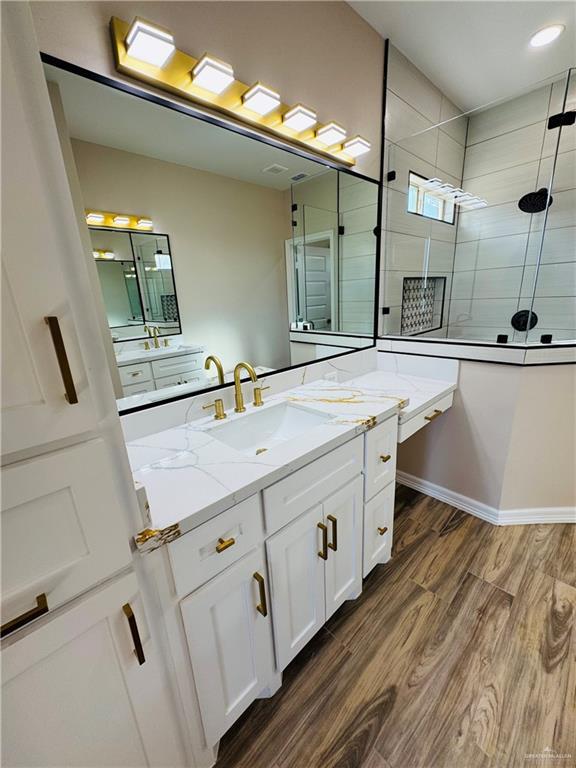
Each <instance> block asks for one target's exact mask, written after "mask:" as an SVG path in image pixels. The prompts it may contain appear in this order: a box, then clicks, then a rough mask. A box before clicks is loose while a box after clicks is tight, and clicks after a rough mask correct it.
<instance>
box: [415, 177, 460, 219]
mask: <svg viewBox="0 0 576 768" xmlns="http://www.w3.org/2000/svg"><path fill="white" fill-rule="evenodd" d="M426 181H428V179H427V178H425V177H424V176H419V175H418V174H417V173H412V171H410V173H409V176H408V213H417V214H418V215H419V216H425V217H426V218H427V219H434V220H435V221H444V222H445V223H446V224H454V203H453V202H452V201H451V200H444V199H443V198H442V197H439V196H438V195H436V194H434V192H429V191H427V190H426V189H425V188H424V187H423V186H422V184H423V183H424V182H426Z"/></svg>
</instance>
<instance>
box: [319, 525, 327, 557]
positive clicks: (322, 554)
mask: <svg viewBox="0 0 576 768" xmlns="http://www.w3.org/2000/svg"><path fill="white" fill-rule="evenodd" d="M318 528H320V530H321V531H322V549H321V550H320V551H319V552H318V557H321V558H322V560H328V528H326V526H325V525H324V523H318Z"/></svg>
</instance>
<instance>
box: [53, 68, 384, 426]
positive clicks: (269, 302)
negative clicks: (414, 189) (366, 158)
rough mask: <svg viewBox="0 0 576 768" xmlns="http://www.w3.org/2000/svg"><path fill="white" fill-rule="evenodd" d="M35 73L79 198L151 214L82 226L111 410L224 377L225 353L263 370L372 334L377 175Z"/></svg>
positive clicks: (363, 341)
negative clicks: (57, 123)
mask: <svg viewBox="0 0 576 768" xmlns="http://www.w3.org/2000/svg"><path fill="white" fill-rule="evenodd" d="M45 72H46V77H47V80H48V81H49V82H50V83H52V84H54V85H53V86H52V87H51V91H52V94H53V98H59V99H60V100H61V104H62V107H63V113H64V118H65V123H66V130H67V132H68V134H69V136H70V139H71V145H72V151H73V156H74V163H75V167H76V172H77V175H78V179H79V183H80V190H81V195H82V201H81V202H82V205H83V207H84V208H85V209H86V210H87V211H90V212H96V213H97V212H99V211H102V212H110V211H115V212H118V214H119V215H120V214H126V215H130V216H142V217H146V218H147V219H149V220H150V222H149V226H148V227H147V231H139V230H138V227H136V226H135V227H133V228H127V227H126V226H124V227H122V226H115V225H114V224H113V225H112V226H110V221H109V220H108V214H107V218H106V221H103V222H99V223H97V224H96V225H94V221H93V220H92V222H91V226H90V237H91V241H92V251H93V258H94V263H95V266H96V271H97V275H98V281H95V282H97V283H98V284H99V291H100V296H99V297H98V304H99V306H101V307H102V312H104V313H105V314H106V319H107V325H108V328H109V333H110V340H111V342H112V343H113V347H114V353H115V363H116V365H115V368H116V370H115V371H114V372H113V374H114V375H113V380H114V381H115V386H116V389H117V397H118V399H119V408H120V411H121V412H125V411H127V410H132V409H134V408H139V407H150V405H151V404H154V403H157V402H159V401H163V400H167V399H171V398H174V397H180V396H187V395H188V394H190V393H193V392H196V391H199V390H202V389H206V388H208V387H213V386H217V385H218V384H219V383H221V381H222V380H223V379H224V381H226V382H228V381H230V380H231V378H232V372H233V369H234V366H235V365H236V364H237V363H238V362H239V361H248V362H250V363H251V364H252V365H253V366H254V367H255V368H256V370H257V372H259V373H270V372H273V371H278V370H284V369H286V368H289V367H292V366H296V365H302V364H306V363H309V362H311V361H314V360H317V359H321V358H325V357H331V356H334V355H338V354H344V353H348V352H350V351H351V350H355V349H360V348H363V347H367V346H372V345H373V344H374V328H375V320H376V317H375V314H376V288H377V286H376V274H377V269H378V265H377V261H378V259H377V254H378V250H379V238H380V234H379V230H378V227H377V225H378V221H379V202H378V182H377V180H374V179H369V178H366V177H364V176H361V175H359V174H355V173H353V172H351V171H349V170H347V169H343V168H342V169H341V168H339V167H338V166H331V165H330V164H327V163H326V162H325V161H324V162H323V161H320V160H316V159H315V158H313V157H312V156H310V155H306V154H302V153H300V152H298V151H296V150H294V151H293V150H287V149H284V148H280V147H279V146H277V145H274V143H270V142H267V141H262V140H259V139H258V138H257V137H256V138H255V137H253V136H251V135H246V133H245V132H242V131H238V130H228V129H226V128H225V127H223V126H222V125H220V124H217V123H215V122H214V121H207V120H203V119H199V118H196V117H194V116H192V115H190V114H183V113H181V112H179V111H177V110H174V109H169V108H166V107H165V106H162V105H159V104H156V103H153V102H152V101H150V100H148V99H144V98H139V97H138V96H135V95H133V94H131V93H127V92H125V91H123V90H119V89H117V88H115V87H111V85H107V84H103V83H101V82H96V81H95V80H93V79H92V78H90V77H86V76H84V75H83V74H76V72H71V71H68V69H63V68H59V67H56V66H53V65H50V64H46V65H45ZM120 221H121V219H118V222H120ZM89 223H90V222H89ZM106 224H107V225H108V226H105V225H106ZM212 355H213V356H216V357H218V358H219V359H220V360H221V362H222V371H221V372H220V371H218V370H217V368H216V367H215V366H211V367H210V368H209V369H208V370H206V369H205V361H206V359H207V358H208V357H209V356H212Z"/></svg>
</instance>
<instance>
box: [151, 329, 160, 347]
mask: <svg viewBox="0 0 576 768" xmlns="http://www.w3.org/2000/svg"><path fill="white" fill-rule="evenodd" d="M152 336H153V338H154V349H160V342H159V341H158V326H157V325H155V326H154V328H152Z"/></svg>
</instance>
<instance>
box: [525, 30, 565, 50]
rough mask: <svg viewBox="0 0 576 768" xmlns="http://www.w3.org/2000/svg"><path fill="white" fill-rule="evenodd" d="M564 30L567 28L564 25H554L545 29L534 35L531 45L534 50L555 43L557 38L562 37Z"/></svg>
mask: <svg viewBox="0 0 576 768" xmlns="http://www.w3.org/2000/svg"><path fill="white" fill-rule="evenodd" d="M564 29H565V27H564V25H563V24H552V25H551V26H549V27H544V29H541V30H540V31H539V32H536V34H535V35H532V37H531V38H530V45H531V46H532V48H541V47H542V46H543V45H548V44H549V43H553V42H554V40H556V38H557V37H560V35H561V34H562V32H564Z"/></svg>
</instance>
